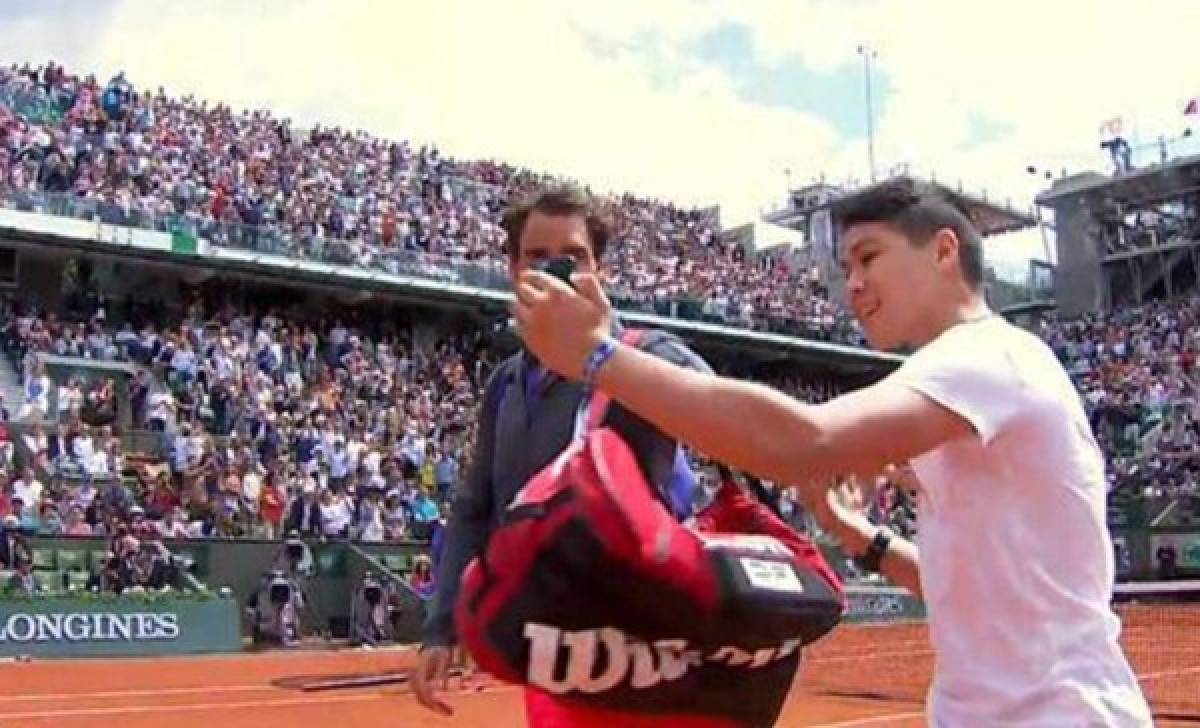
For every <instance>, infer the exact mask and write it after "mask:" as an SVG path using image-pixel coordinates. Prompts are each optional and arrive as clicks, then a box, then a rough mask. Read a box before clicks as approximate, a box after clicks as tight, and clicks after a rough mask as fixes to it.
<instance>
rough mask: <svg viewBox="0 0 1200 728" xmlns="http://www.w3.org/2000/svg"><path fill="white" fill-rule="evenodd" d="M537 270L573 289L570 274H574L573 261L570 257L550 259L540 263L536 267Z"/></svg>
mask: <svg viewBox="0 0 1200 728" xmlns="http://www.w3.org/2000/svg"><path fill="white" fill-rule="evenodd" d="M537 268H538V270H540V271H542V272H543V273H549V274H550V275H552V276H554V277H555V278H557V279H559V280H560V281H562V282H563V283H566V284H567V285H568V286H571V287H572V288H574V287H575V286H574V284H572V283H571V274H572V273H574V272H575V259H574V258H572V257H570V256H563V257H561V258H550V259H549V260H545V261H541V262H540V263H538V265H537Z"/></svg>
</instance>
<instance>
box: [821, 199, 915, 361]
mask: <svg viewBox="0 0 1200 728" xmlns="http://www.w3.org/2000/svg"><path fill="white" fill-rule="evenodd" d="M932 248H933V246H932V245H926V246H923V247H917V246H914V245H912V244H911V243H910V242H909V241H908V238H907V237H906V236H905V235H904V234H903V233H901V232H900V231H898V230H896V229H895V228H894V227H892V226H891V225H888V224H886V223H874V222H873V223H861V224H859V225H852V226H851V227H849V228H847V229H846V231H845V235H844V237H843V243H842V249H843V250H844V251H845V253H844V257H843V259H842V269H843V271H844V273H845V275H846V297H847V299H848V301H849V303H850V308H851V309H852V310H853V311H854V316H855V318H857V319H858V322H859V324H860V325H861V326H862V328H863V331H864V333H865V334H866V335H867V339H868V340H869V341H870V342H871V345H872V346H873V347H875V348H876V349H880V350H883V351H894V350H896V349H899V348H900V347H903V346H906V345H920V344H922V343H924V341H923V338H924V329H925V328H927V327H925V326H924V325H923V323H922V312H923V311H925V310H927V308H926V305H925V303H926V302H927V301H928V300H929V298H930V296H931V295H934V293H933V292H934V283H935V281H934V271H935V266H934V265H933V262H932V261H931V260H930V250H931V249H932Z"/></svg>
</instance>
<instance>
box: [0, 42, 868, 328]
mask: <svg viewBox="0 0 1200 728" xmlns="http://www.w3.org/2000/svg"><path fill="white" fill-rule="evenodd" d="M549 181H553V178H552V177H550V176H549V175H546V174H541V173H537V172H533V171H531V170H527V169H521V168H517V167H514V166H511V165H508V164H504V163H498V162H493V161H461V160H456V159H452V158H450V157H448V156H445V155H444V154H443V153H442V152H441V151H440V150H438V149H437V148H436V147H432V146H420V147H418V146H415V145H414V144H412V143H411V142H409V141H406V140H385V139H380V138H377V137H373V136H371V135H369V134H367V133H365V132H362V131H350V130H347V129H340V128H323V127H316V128H313V129H311V130H301V129H298V128H294V127H293V126H292V125H291V123H290V121H289V120H287V119H280V118H277V117H276V116H274V115H273V114H272V113H271V112H270V111H265V110H259V111H253V112H250V111H242V112H236V111H234V110H233V109H231V108H230V107H228V106H226V105H224V104H221V103H220V102H216V103H212V102H206V101H203V100H199V99H195V98H194V97H191V96H185V97H182V98H177V97H170V96H168V95H166V94H165V93H163V92H162V91H161V90H160V91H159V92H158V93H154V92H150V91H141V90H139V89H137V88H135V86H134V85H133V83H132V82H131V81H130V80H129V79H126V78H125V77H124V76H123V75H119V76H117V77H114V78H113V79H111V80H110V81H109V82H108V83H107V84H101V83H99V82H98V81H97V80H96V79H95V78H93V77H86V78H83V77H78V76H74V75H71V74H68V73H67V72H66V71H65V70H64V69H63V68H62V67H61V66H57V65H49V66H45V67H40V68H32V67H28V66H26V67H19V68H18V67H14V68H11V69H0V205H7V206H15V207H18V208H20V209H36V210H39V211H42V212H47V213H51V214H63V215H74V216H79V217H86V218H88V219H99V220H102V221H104V222H109V223H112V224H121V225H131V226H138V227H147V228H153V229H158V230H168V229H169V230H173V231H180V232H184V233H187V234H192V235H198V236H201V237H204V238H206V239H208V240H209V241H210V242H212V243H213V244H216V245H221V246H228V247H238V248H249V249H254V250H258V251H262V252H270V253H275V254H281V255H286V256H291V257H300V258H310V259H317V260H323V261H328V262H334V263H341V264H346V265H359V266H365V267H372V268H378V269H382V270H386V271H389V272H392V273H401V272H403V273H407V274H415V275H424V276H430V277H435V278H438V279H441V280H454V281H460V282H464V283H468V284H474V285H481V286H487V287H506V285H507V282H506V278H505V275H504V270H505V261H504V259H503V253H502V242H503V233H502V231H501V230H500V228H499V225H498V222H499V213H500V212H501V211H502V210H503V209H504V207H505V206H506V205H508V204H509V203H510V202H511V201H513V200H514V199H517V198H519V197H522V196H524V195H526V194H527V193H529V192H530V191H531V190H533V189H535V188H537V187H538V186H540V185H543V184H545V183H546V182H549ZM601 206H602V209H603V210H604V211H605V213H606V215H607V216H608V217H609V218H610V219H611V220H613V222H614V229H615V232H616V243H615V245H613V246H612V249H613V250H612V254H611V256H610V257H609V260H608V261H607V266H606V273H607V276H608V279H609V280H610V282H611V292H612V295H613V297H614V299H615V300H617V301H618V302H619V303H620V304H622V305H624V306H628V307H632V308H638V309H643V310H649V311H657V312H660V313H664V314H669V315H674V316H685V317H689V318H700V319H705V320H709V321H716V322H721V323H725V324H729V325H735V326H748V327H752V328H764V329H765V328H772V329H776V330H781V331H785V332H792V333H800V334H805V335H808V336H812V337H819V338H849V340H852V341H854V342H858V341H861V337H860V336H859V334H858V333H857V331H856V329H855V327H854V326H853V325H852V323H850V321H849V319H848V317H847V316H846V315H845V312H844V311H842V310H841V309H840V308H839V307H837V306H835V305H833V304H832V303H831V302H830V301H829V300H828V299H827V296H826V294H825V292H824V291H823V289H822V288H821V286H820V285H819V284H818V282H817V281H816V280H815V278H814V277H813V276H812V272H811V270H808V269H805V268H803V267H798V268H797V269H794V270H793V269H792V267H791V266H789V264H788V262H787V261H786V260H784V259H776V258H771V259H765V260H760V261H750V260H746V259H745V252H744V251H743V250H742V249H741V248H740V247H739V246H738V245H737V244H736V243H732V242H729V241H727V240H724V239H723V238H722V235H721V229H720V224H719V220H718V219H717V216H716V213H715V212H714V211H713V210H705V209H694V210H692V209H682V208H679V207H676V206H674V205H672V204H669V203H665V202H661V201H657V200H648V199H643V198H637V197H634V196H632V195H624V196H620V197H614V198H602V199H601Z"/></svg>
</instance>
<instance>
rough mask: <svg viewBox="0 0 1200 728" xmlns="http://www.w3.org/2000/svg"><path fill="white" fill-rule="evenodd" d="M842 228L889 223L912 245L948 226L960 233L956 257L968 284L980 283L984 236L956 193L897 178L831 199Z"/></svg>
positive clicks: (981, 278) (976, 287) (908, 178)
mask: <svg viewBox="0 0 1200 728" xmlns="http://www.w3.org/2000/svg"><path fill="white" fill-rule="evenodd" d="M833 214H834V217H835V218H836V220H837V225H838V227H839V228H840V229H842V230H845V229H846V228H849V227H850V226H852V225H859V224H862V223H870V222H878V223H885V224H888V225H891V226H892V227H894V228H896V229H897V230H899V231H900V232H901V233H903V234H904V235H905V237H907V238H908V239H909V242H911V243H912V244H913V245H915V246H918V247H920V246H923V245H925V244H926V243H928V242H929V241H930V240H932V239H933V236H934V235H936V234H937V233H938V232H939V231H941V230H945V229H946V228H949V229H950V230H953V231H954V234H955V235H956V236H957V237H958V244H959V247H958V260H959V264H960V267H961V268H962V274H963V278H964V279H966V281H967V284H968V285H969V286H971V288H974V289H978V288H979V286H980V285H981V284H982V283H983V239H982V237H981V236H980V234H979V230H978V229H977V228H976V227H975V224H974V222H972V220H971V214H970V212H968V210H967V206H966V205H965V204H964V203H963V201H962V200H961V199H959V198H958V197H957V196H956V195H954V194H952V193H950V192H949V191H947V190H944V189H942V188H940V187H935V186H934V185H931V184H927V183H924V182H919V181H916V180H914V179H912V178H911V177H897V178H895V179H891V180H888V181H886V182H883V183H881V184H879V185H875V186H873V187H870V188H868V189H866V190H864V191H862V192H860V193H858V194H854V195H851V196H849V197H846V198H844V199H842V200H839V201H838V202H836V203H834V208H833Z"/></svg>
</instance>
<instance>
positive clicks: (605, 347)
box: [583, 337, 617, 389]
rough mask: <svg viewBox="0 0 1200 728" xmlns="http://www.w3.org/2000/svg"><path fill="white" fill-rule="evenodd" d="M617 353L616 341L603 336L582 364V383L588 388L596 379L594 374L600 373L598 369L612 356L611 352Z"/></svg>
mask: <svg viewBox="0 0 1200 728" xmlns="http://www.w3.org/2000/svg"><path fill="white" fill-rule="evenodd" d="M616 353H617V342H616V340H615V339H613V338H612V337H608V338H605V339H604V340H603V341H601V342H600V343H599V344H596V348H595V349H592V353H591V355H590V356H589V357H588V360H587V363H586V364H584V365H583V383H584V386H586V387H587V388H588V389H591V388H592V385H593V384H594V383H595V381H596V375H597V374H599V373H600V369H601V368H602V367H603V366H604V365H605V364H607V363H608V360H609V359H612V358H613V354H616Z"/></svg>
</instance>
